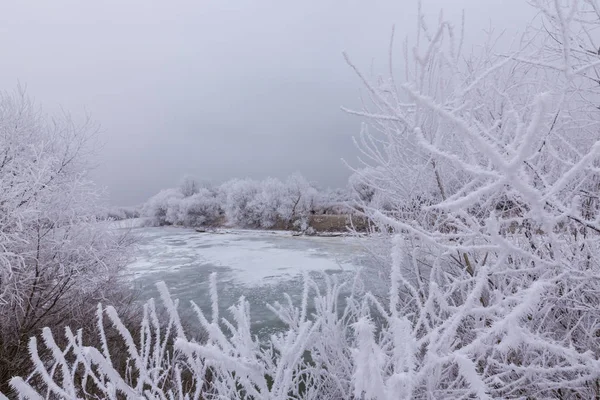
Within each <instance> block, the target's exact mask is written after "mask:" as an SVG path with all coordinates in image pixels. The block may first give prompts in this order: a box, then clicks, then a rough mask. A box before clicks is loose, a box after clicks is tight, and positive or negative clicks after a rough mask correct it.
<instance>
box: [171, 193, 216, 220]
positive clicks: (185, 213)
mask: <svg viewBox="0 0 600 400" xmlns="http://www.w3.org/2000/svg"><path fill="white" fill-rule="evenodd" d="M221 214H222V210H221V206H220V204H219V202H218V199H217V197H216V196H215V193H213V192H211V191H210V190H208V189H206V188H201V189H198V192H197V193H195V194H193V195H191V196H190V197H186V198H184V199H182V200H181V201H180V202H179V215H178V218H177V223H179V224H181V225H184V226H207V225H209V226H210V225H215V224H217V223H218V222H219V220H220V219H221Z"/></svg>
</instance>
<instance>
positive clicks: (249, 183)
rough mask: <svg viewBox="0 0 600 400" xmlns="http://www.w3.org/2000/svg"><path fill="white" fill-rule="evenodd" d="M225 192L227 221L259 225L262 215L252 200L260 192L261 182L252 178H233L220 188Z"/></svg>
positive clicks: (234, 224) (245, 225) (245, 224)
mask: <svg viewBox="0 0 600 400" xmlns="http://www.w3.org/2000/svg"><path fill="white" fill-rule="evenodd" d="M219 189H220V191H221V192H222V193H223V195H222V196H221V198H222V199H223V201H224V204H223V209H224V210H225V215H226V216H227V222H228V223H229V224H231V225H233V226H239V227H259V226H260V220H261V216H260V215H258V214H257V210H256V209H255V207H252V202H253V201H254V199H255V197H256V196H257V195H258V193H259V192H260V184H259V182H257V181H254V180H252V179H232V180H230V181H227V182H225V183H224V184H223V185H221V187H220V188H219Z"/></svg>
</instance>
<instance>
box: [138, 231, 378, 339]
mask: <svg viewBox="0 0 600 400" xmlns="http://www.w3.org/2000/svg"><path fill="white" fill-rule="evenodd" d="M134 233H135V234H136V235H138V236H139V237H140V243H139V245H138V248H137V250H136V260H135V262H133V263H132V264H131V265H130V266H129V269H130V272H131V273H132V274H133V277H134V285H135V287H136V288H137V289H139V290H140V293H141V297H142V299H147V298H150V297H155V298H157V297H158V295H157V291H156V288H155V283H156V282H158V281H164V282H165V283H166V284H167V287H168V288H169V290H170V292H171V295H172V297H174V298H178V299H179V300H180V304H181V306H180V307H181V308H182V311H183V313H184V315H185V313H186V308H187V310H188V311H189V308H188V307H189V301H190V300H193V301H194V302H196V304H198V305H199V306H200V307H201V308H202V309H203V310H205V312H207V313H208V312H209V310H210V300H209V294H208V280H209V275H210V274H211V273H212V272H217V280H218V289H219V299H220V309H221V310H220V315H222V316H228V312H227V308H228V307H229V306H231V305H232V304H233V303H234V302H236V301H237V300H238V299H239V297H240V296H242V295H244V296H245V297H246V299H247V300H248V301H249V303H250V310H251V315H252V323H253V329H254V330H255V332H257V333H258V334H260V335H264V334H267V333H269V332H272V331H274V330H276V329H277V326H278V324H277V321H276V319H275V317H274V315H273V314H272V312H271V311H270V310H268V309H267V308H266V307H265V304H267V303H271V304H272V303H274V302H275V301H280V302H281V301H283V300H284V296H283V294H284V293H288V294H289V295H290V296H291V297H292V298H293V299H296V300H299V299H300V297H301V292H302V287H303V285H302V276H303V274H304V272H307V273H309V274H310V275H311V276H313V277H314V278H315V279H316V280H317V281H318V280H321V281H322V279H323V278H322V276H323V274H327V275H336V279H338V280H346V279H352V277H353V275H354V272H355V271H356V270H357V269H358V268H359V267H361V266H364V265H365V264H366V263H367V262H368V260H369V257H368V256H366V255H365V251H364V248H363V240H362V239H359V238H354V237H307V236H292V235H291V234H290V233H288V232H268V231H243V230H237V231H230V232H220V233H198V232H196V231H194V230H192V229H183V228H172V227H160V228H137V229H134ZM193 319H194V318H192V320H193Z"/></svg>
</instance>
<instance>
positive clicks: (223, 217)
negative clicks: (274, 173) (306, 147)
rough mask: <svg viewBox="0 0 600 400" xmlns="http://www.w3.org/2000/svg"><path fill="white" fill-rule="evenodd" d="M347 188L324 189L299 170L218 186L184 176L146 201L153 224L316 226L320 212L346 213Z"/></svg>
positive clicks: (143, 211)
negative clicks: (285, 175) (313, 222)
mask: <svg viewBox="0 0 600 400" xmlns="http://www.w3.org/2000/svg"><path fill="white" fill-rule="evenodd" d="M351 197H352V195H351V192H350V191H348V190H343V189H337V190H331V189H327V190H320V189H318V188H317V187H316V186H315V185H314V184H312V183H310V182H309V181H308V180H307V179H306V178H304V177H303V176H302V175H300V174H294V175H291V176H289V177H288V178H287V179H285V180H283V181H281V180H279V179H276V178H267V179H264V180H260V181H259V180H253V179H232V180H229V181H227V182H224V183H222V184H221V185H218V186H212V185H208V184H199V183H198V182H197V181H195V180H194V179H192V178H190V177H187V178H185V179H184V180H183V181H182V183H181V184H180V185H179V187H176V188H170V189H165V190H162V191H160V192H159V193H158V194H156V195H155V196H153V197H152V198H150V199H149V200H148V201H147V202H146V203H145V204H144V205H143V207H142V209H141V215H142V216H144V217H148V218H150V220H151V223H152V224H154V225H158V226H162V225H180V226H188V227H216V226H231V227H239V228H255V229H293V230H300V231H303V232H309V231H310V230H311V226H310V219H311V216H315V215H347V214H352V213H354V211H353V209H352V208H351V207H350V206H349V204H350V200H351Z"/></svg>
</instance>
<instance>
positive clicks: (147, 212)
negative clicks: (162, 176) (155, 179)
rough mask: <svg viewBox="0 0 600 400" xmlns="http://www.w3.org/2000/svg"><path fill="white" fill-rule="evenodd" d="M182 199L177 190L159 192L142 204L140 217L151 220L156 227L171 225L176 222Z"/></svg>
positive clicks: (182, 196)
mask: <svg viewBox="0 0 600 400" xmlns="http://www.w3.org/2000/svg"><path fill="white" fill-rule="evenodd" d="M183 198H184V195H183V193H181V191H180V190H178V189H165V190H161V191H160V192H158V193H157V194H156V195H154V196H152V197H151V198H150V200H148V201H147V202H146V203H145V204H144V206H143V208H142V215H144V216H146V217H150V218H152V219H153V221H154V223H155V224H156V225H172V224H174V223H176V222H177V220H178V216H179V215H180V212H179V205H180V203H181V200H183Z"/></svg>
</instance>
